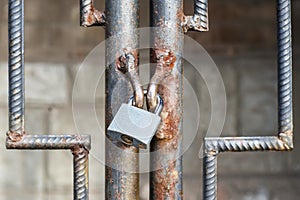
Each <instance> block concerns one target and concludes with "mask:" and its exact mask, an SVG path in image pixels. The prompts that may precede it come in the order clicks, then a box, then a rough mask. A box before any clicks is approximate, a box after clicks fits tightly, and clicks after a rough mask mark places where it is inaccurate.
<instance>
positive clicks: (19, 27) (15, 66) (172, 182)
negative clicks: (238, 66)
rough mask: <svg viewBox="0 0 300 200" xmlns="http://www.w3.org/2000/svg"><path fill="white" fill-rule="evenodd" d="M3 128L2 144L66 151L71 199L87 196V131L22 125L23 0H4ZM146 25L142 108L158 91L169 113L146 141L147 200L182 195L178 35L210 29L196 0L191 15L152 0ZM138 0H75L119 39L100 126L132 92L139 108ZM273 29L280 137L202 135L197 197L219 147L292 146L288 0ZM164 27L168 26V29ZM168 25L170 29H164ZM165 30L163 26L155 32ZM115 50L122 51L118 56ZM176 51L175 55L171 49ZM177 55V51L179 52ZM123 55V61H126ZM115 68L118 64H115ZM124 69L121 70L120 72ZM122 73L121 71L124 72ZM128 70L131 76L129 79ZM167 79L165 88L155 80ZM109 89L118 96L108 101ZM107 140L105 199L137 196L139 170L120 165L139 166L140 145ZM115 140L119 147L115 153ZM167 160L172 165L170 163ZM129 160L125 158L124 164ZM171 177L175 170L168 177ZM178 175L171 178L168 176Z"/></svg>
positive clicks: (171, 2)
mask: <svg viewBox="0 0 300 200" xmlns="http://www.w3.org/2000/svg"><path fill="white" fill-rule="evenodd" d="M8 9H9V66H8V69H9V130H8V132H7V140H6V147H7V149H41V150H43V149H70V150H71V152H72V154H73V162H74V169H73V170H74V199H75V200H79V199H85V200H87V199H88V154H89V150H90V148H91V145H90V144H91V141H90V140H91V139H90V136H88V135H31V134H26V133H25V130H24V109H25V104H24V95H25V91H24V78H25V77H24V0H9V7H8ZM150 10H151V27H159V28H161V29H160V31H155V32H154V33H153V35H152V38H151V39H152V41H151V42H152V43H153V48H152V49H151V50H150V52H151V61H152V63H155V67H154V68H153V69H151V80H150V83H149V85H148V89H147V96H146V101H147V105H148V108H149V109H150V110H153V108H154V107H155V106H156V104H157V102H156V95H157V94H160V95H161V97H162V98H163V99H164V102H165V103H164V108H163V109H164V112H166V113H168V115H167V117H163V118H162V123H161V126H160V128H159V130H158V131H157V134H156V135H155V137H154V139H153V141H152V142H151V151H156V150H158V149H160V150H163V151H162V152H161V153H160V154H155V156H152V157H151V158H150V159H151V161H150V163H151V168H153V169H156V167H159V166H164V168H161V169H159V170H156V171H153V172H151V173H150V199H153V200H154V199H182V198H183V191H182V157H181V156H179V158H176V156H177V155H178V154H179V152H180V150H181V145H182V128H181V127H182V126H181V123H182V97H183V95H182V70H183V66H182V58H181V57H180V52H182V47H183V37H182V36H181V35H182V33H185V32H187V31H188V30H196V31H208V2H207V0H195V2H194V15H193V16H185V15H184V14H183V0H150ZM138 13H139V1H138V0H106V11H105V13H104V12H100V11H98V10H96V9H95V8H94V5H93V0H80V25H81V26H84V27H89V26H105V29H106V37H107V38H108V37H110V36H113V35H117V34H120V33H123V32H127V33H129V34H124V35H123V36H122V37H121V41H118V42H116V43H107V45H106V51H107V52H108V53H107V54H106V60H114V62H112V63H109V62H107V63H106V88H105V91H106V108H105V110H106V118H105V122H106V128H107V127H108V125H109V124H110V122H111V121H112V120H113V114H112V108H113V107H119V106H120V104H121V103H124V102H126V101H127V100H128V98H129V97H130V96H131V95H132V94H134V100H135V103H136V106H137V107H142V106H143V102H144V92H143V88H142V85H141V84H140V82H139V78H138V64H139V57H138V50H137V46H138V41H139V36H138V34H137V32H136V29H137V28H138V27H139V22H138V19H139V14H138ZM277 23H278V27H277V29H278V30H277V34H278V134H277V135H276V136H257V137H220V138H205V139H204V160H203V166H204V167H203V170H204V171H203V175H204V177H203V187H204V188H203V198H204V199H216V196H217V195H216V193H217V156H218V154H219V153H221V152H227V151H230V152H242V151H287V150H292V148H293V119H292V110H293V108H292V47H291V14H290V0H277ZM166 24H167V27H166ZM166 28H167V29H171V30H172V31H171V32H167V31H165V30H167V29H166ZM161 30H164V31H161ZM115 49H118V50H121V51H122V54H121V55H119V54H117V53H116V52H115ZM176 52H177V53H176ZM178 52H179V54H178ZM124 58H125V59H124ZM120 66H121V67H120ZM124 66H125V69H126V70H125V71H124ZM126 75H127V76H126ZM128 75H129V76H128ZM163 79H164V81H167V82H168V84H170V85H171V86H172V88H173V89H174V91H172V93H170V92H169V91H168V90H166V89H165V88H164V87H163V86H161V85H160V84H159V83H160V82H161V81H163ZM112 89H114V90H117V92H118V93H119V96H118V98H114V101H112ZM110 139H111V141H112V143H106V163H113V164H114V165H117V166H118V168H117V169H115V168H112V167H109V166H106V170H105V180H106V187H105V194H106V199H130V200H131V199H132V200H133V199H138V198H139V174H138V173H130V172H126V171H123V170H119V169H123V168H125V167H129V168H132V169H138V166H139V157H138V152H139V149H138V148H137V147H134V146H131V145H127V144H124V143H123V142H121V141H119V140H117V139H115V138H110ZM112 144H113V145H117V146H118V147H119V148H121V149H123V150H124V152H125V151H126V152H131V154H124V153H122V152H120V151H115V150H114V148H113V147H112ZM170 160H173V162H170ZM128 161H130V162H128ZM170 174H173V175H170ZM174 174H176V175H174Z"/></svg>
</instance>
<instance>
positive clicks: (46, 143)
mask: <svg viewBox="0 0 300 200" xmlns="http://www.w3.org/2000/svg"><path fill="white" fill-rule="evenodd" d="M90 144H91V138H90V136H88V135H24V136H23V137H22V138H20V140H19V141H13V140H11V139H10V136H9V135H8V138H7V141H6V148H7V149H73V148H74V147H76V146H81V147H84V148H86V149H87V150H89V149H90V148H91V145H90Z"/></svg>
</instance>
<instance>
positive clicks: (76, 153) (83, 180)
mask: <svg viewBox="0 0 300 200" xmlns="http://www.w3.org/2000/svg"><path fill="white" fill-rule="evenodd" d="M72 154H73V168H74V169H73V173H74V176H73V179H74V180H73V182H74V183H73V184H74V186H73V187H74V200H89V172H88V170H89V156H88V154H89V152H88V151H87V150H86V149H85V148H83V147H80V146H78V147H75V149H73V150H72Z"/></svg>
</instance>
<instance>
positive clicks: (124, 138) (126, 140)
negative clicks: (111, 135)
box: [121, 135, 133, 145]
mask: <svg viewBox="0 0 300 200" xmlns="http://www.w3.org/2000/svg"><path fill="white" fill-rule="evenodd" d="M121 139H122V141H123V142H124V143H125V144H128V145H132V143H133V139H132V137H129V136H128V135H121Z"/></svg>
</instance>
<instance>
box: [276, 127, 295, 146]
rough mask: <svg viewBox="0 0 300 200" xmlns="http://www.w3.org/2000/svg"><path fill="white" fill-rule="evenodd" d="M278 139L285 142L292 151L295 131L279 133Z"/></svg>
mask: <svg viewBox="0 0 300 200" xmlns="http://www.w3.org/2000/svg"><path fill="white" fill-rule="evenodd" d="M278 139H279V140H281V141H282V142H284V143H285V144H286V145H287V146H288V147H289V148H290V150H292V149H293V148H294V142H293V139H294V137H293V131H290V130H288V131H286V132H285V133H279V134H278Z"/></svg>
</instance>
